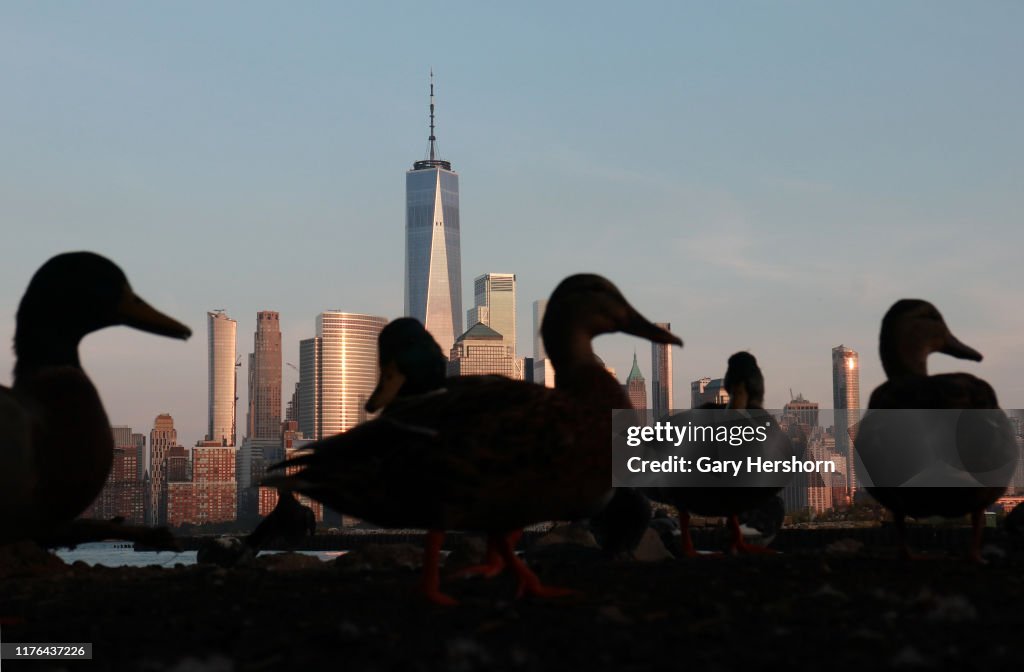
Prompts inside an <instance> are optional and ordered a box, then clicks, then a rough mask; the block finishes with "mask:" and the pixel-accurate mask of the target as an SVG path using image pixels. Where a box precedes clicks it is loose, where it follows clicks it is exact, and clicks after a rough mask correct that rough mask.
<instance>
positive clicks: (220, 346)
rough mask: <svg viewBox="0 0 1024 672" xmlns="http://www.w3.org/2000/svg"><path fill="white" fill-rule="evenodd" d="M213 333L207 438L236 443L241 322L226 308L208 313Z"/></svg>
mask: <svg viewBox="0 0 1024 672" xmlns="http://www.w3.org/2000/svg"><path fill="white" fill-rule="evenodd" d="M206 317H207V327H208V336H209V339H208V341H209V343H208V344H209V348H208V353H209V422H208V429H207V433H206V440H207V441H217V442H219V443H220V444H221V445H222V446H234V445H235V399H236V397H237V396H238V380H237V376H236V374H235V337H236V333H237V331H238V323H237V322H235V320H232V319H231V318H230V317H228V316H227V314H226V313H225V312H224V311H223V310H215V311H213V312H209V313H207V314H206Z"/></svg>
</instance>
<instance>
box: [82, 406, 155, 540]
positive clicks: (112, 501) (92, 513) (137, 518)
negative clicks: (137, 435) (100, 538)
mask: <svg viewBox="0 0 1024 672" xmlns="http://www.w3.org/2000/svg"><path fill="white" fill-rule="evenodd" d="M110 430H111V433H112V434H113V435H114V454H113V461H112V463H111V465H110V474H109V475H108V476H107V481H106V483H104V485H103V490H102V491H101V492H100V494H99V496H98V497H97V498H96V501H94V502H93V503H92V505H91V506H90V507H89V508H88V509H87V510H86V511H85V512H84V513H83V514H82V515H83V516H84V517H86V518H96V519H100V520H110V519H111V518H115V517H121V518H124V519H125V522H127V523H129V524H131V525H142V524H143V523H145V503H144V501H145V493H144V492H143V485H142V479H141V478H139V468H138V459H139V453H138V450H137V448H136V446H135V441H134V438H133V434H132V430H131V427H126V426H123V425H119V426H114V427H111V428H110Z"/></svg>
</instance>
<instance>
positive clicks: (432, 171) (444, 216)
mask: <svg viewBox="0 0 1024 672" xmlns="http://www.w3.org/2000/svg"><path fill="white" fill-rule="evenodd" d="M428 156H429V158H427V159H424V160H422V161H417V162H415V163H414V164H413V168H412V170H410V171H408V172H406V174H405V314H406V315H408V316H410V317H415V318H416V319H418V320H419V321H420V322H422V323H423V326H424V327H426V329H427V331H429V332H430V334H431V335H432V336H433V337H434V339H435V340H436V341H437V343H438V345H440V346H441V351H442V352H448V351H449V350H450V349H451V347H452V345H453V344H454V343H455V336H456V334H461V333H462V254H461V246H460V242H459V176H458V174H457V173H455V172H454V171H452V164H451V163H449V162H448V161H443V160H441V159H438V158H436V156H437V146H436V138H435V136H434V81H433V75H431V81H430V149H429V155H428Z"/></svg>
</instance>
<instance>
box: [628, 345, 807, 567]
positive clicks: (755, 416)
mask: <svg viewBox="0 0 1024 672" xmlns="http://www.w3.org/2000/svg"><path fill="white" fill-rule="evenodd" d="M723 384H724V387H725V389H726V391H727V392H728V393H729V403H728V404H726V405H724V407H723V405H721V404H713V403H710V404H705V405H704V406H702V407H701V408H700V409H698V410H699V411H701V412H700V413H699V414H698V415H695V414H693V412H692V411H691V412H686V413H678V414H676V415H674V416H671V417H670V418H669V419H668V421H669V422H670V423H671V424H673V425H676V426H685V425H686V424H687V423H688V422H691V421H694V422H695V421H696V420H695V419H700V420H701V422H702V423H704V420H706V419H708V418H710V417H711V416H710V415H704V413H709V412H710V411H714V410H718V411H721V410H722V409H723V408H724V409H729V410H734V411H744V415H745V416H749V419H750V420H756V421H757V422H758V423H760V422H764V423H769V424H770V425H771V429H770V430H769V434H768V436H769V437H770V438H771V441H768V442H767V443H766V444H765V450H766V451H770V453H771V454H765V455H762V457H766V458H769V459H788V458H789V457H790V456H791V455H792V454H794V453H793V446H792V444H791V442H790V441H789V440H788V439H787V438H786V437H785V435H784V433H783V432H782V431H781V430H780V428H779V426H778V423H777V422H776V421H775V419H774V418H772V417H771V416H770V415H769V414H768V413H767V412H766V411H765V410H764V406H763V405H764V375H763V374H762V373H761V368H760V367H759V366H758V363H757V358H756V357H754V355H752V354H751V353H749V352H745V351H744V352H737V353H735V354H734V355H732V356H731V357H729V361H728V368H727V370H726V372H725V378H724V380H723ZM723 417H725V418H727V419H728V420H730V421H732V420H734V418H733V417H732V414H728V415H726V416H723ZM704 424H707V423H704ZM780 490H782V487H781V486H777V485H772V486H743V487H740V486H732V487H730V486H722V487H647V488H644V489H643V491H644V493H645V494H646V495H648V496H649V497H650V498H651V499H654V500H655V501H658V502H661V503H663V504H671V505H672V506H674V507H675V508H676V510H677V511H678V512H679V531H680V543H681V546H682V549H681V550H682V555H683V556H684V557H690V558H692V557H696V556H697V555H698V552H697V549H696V548H695V547H694V545H693V540H692V538H691V536H690V516H691V514H697V515H701V516H716V517H717V516H723V517H725V518H726V519H727V522H728V527H729V535H730V540H729V545H728V549H727V552H728V553H730V554H772V553H774V550H773V549H770V548H767V547H764V546H758V545H755V544H750V543H747V541H746V540H745V539H744V537H743V532H742V528H741V525H740V515H741V514H743V513H744V512H748V511H750V510H752V509H758V508H761V507H766V506H767V507H775V506H777V502H776V501H775V500H776V497H777V493H778V492H779V491H780Z"/></svg>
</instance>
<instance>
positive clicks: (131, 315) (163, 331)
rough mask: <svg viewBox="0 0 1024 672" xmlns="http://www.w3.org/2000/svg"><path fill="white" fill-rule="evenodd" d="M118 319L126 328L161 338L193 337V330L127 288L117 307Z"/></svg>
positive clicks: (184, 338) (183, 338)
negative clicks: (146, 332)
mask: <svg viewBox="0 0 1024 672" xmlns="http://www.w3.org/2000/svg"><path fill="white" fill-rule="evenodd" d="M117 319H118V322H119V323H120V324H123V325H125V326H128V327H133V328H135V329H140V330H142V331H148V332H149V333H151V334H158V335H160V336H169V337H171V338H180V339H182V340H186V339H187V338H188V337H189V336H191V335H192V330H191V329H189V328H188V327H186V326H185V325H184V324H182V323H181V322H178V321H177V320H175V319H174V318H172V317H169V316H167V315H164V314H163V313H161V312H160V311H159V310H157V309H156V308H154V307H153V306H151V305H149V304H148V303H146V302H145V301H143V300H142V299H141V298H139V297H138V296H136V294H135V292H133V291H132V290H131V289H129V288H127V287H126V288H125V290H124V295H123V296H122V297H121V302H120V303H119V304H118V306H117Z"/></svg>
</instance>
